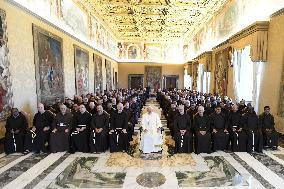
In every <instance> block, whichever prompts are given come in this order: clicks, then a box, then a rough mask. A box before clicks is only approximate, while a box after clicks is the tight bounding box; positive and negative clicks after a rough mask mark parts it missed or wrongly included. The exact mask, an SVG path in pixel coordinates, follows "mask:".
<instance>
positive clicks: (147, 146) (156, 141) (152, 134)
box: [140, 106, 163, 153]
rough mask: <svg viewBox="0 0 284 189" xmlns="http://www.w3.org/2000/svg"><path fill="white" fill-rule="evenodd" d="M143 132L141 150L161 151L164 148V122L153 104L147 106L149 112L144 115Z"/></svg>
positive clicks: (149, 151) (144, 151)
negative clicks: (162, 129) (154, 109)
mask: <svg viewBox="0 0 284 189" xmlns="http://www.w3.org/2000/svg"><path fill="white" fill-rule="evenodd" d="M141 124H142V134H141V143H140V150H142V152H143V153H151V152H159V151H161V150H162V145H163V137H162V133H161V128H162V123H161V120H160V117H159V115H158V114H157V113H155V112H153V108H152V107H151V106H148V107H147V113H145V114H143V115H142V121H141Z"/></svg>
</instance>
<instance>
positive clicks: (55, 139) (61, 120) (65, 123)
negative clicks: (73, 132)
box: [50, 112, 73, 152]
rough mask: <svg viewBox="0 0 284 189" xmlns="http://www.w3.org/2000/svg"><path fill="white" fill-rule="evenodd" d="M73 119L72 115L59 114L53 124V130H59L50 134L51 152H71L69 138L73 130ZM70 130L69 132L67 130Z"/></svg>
mask: <svg viewBox="0 0 284 189" xmlns="http://www.w3.org/2000/svg"><path fill="white" fill-rule="evenodd" d="M72 124H73V117H72V114H71V113H67V112H66V113H65V114H62V113H61V112H59V113H58V114H57V115H56V116H55V118H54V121H53V123H52V129H55V128H56V129H57V131H56V132H55V133H53V132H52V133H51V134H50V151H51V152H63V151H67V150H69V136H70V129H71V128H72ZM66 129H68V132H65V130H66Z"/></svg>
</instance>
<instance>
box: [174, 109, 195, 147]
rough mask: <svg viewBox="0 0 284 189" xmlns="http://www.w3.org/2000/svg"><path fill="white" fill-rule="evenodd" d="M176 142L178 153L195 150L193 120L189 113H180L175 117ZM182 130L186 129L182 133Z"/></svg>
mask: <svg viewBox="0 0 284 189" xmlns="http://www.w3.org/2000/svg"><path fill="white" fill-rule="evenodd" d="M174 130H175V142H176V152H177V153H191V152H192V151H193V139H192V132H191V130H192V129H191V120H190V117H189V115H188V114H186V113H184V114H183V115H181V114H178V115H177V116H176V118H175V119H174ZM181 130H186V132H185V133H184V135H181V132H180V131H181Z"/></svg>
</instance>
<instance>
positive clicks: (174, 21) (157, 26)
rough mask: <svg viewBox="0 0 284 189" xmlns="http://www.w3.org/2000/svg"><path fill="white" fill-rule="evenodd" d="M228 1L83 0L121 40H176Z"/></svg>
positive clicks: (204, 21)
mask: <svg viewBox="0 0 284 189" xmlns="http://www.w3.org/2000/svg"><path fill="white" fill-rule="evenodd" d="M227 1H228V0H81V2H82V3H84V4H85V5H87V6H89V7H90V8H91V10H92V11H94V12H96V14H97V15H98V17H99V18H100V19H101V20H102V21H103V22H105V23H106V24H107V25H108V27H109V28H110V29H111V30H112V32H113V33H114V35H115V36H116V37H117V39H118V40H135V41H148V42H151V41H153V42H154V41H172V40H173V41H176V40H182V39H184V38H187V36H188V35H190V34H192V32H194V31H197V30H198V29H199V28H200V26H202V25H203V24H205V23H206V22H207V21H208V20H209V19H211V18H212V17H213V15H214V14H215V13H216V12H217V11H218V10H219V9H220V8H221V7H222V6H223V5H224V4H225V3H226V2H227Z"/></svg>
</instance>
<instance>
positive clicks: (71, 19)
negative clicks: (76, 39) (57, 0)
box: [61, 0, 89, 39]
mask: <svg viewBox="0 0 284 189" xmlns="http://www.w3.org/2000/svg"><path fill="white" fill-rule="evenodd" d="M61 16H62V20H63V21H64V22H65V24H66V25H67V26H69V27H70V28H72V30H73V31H74V32H75V33H79V34H80V35H82V36H84V37H86V38H87V39H88V38H89V32H88V26H89V24H88V16H87V13H86V12H85V11H83V10H82V8H80V7H78V5H76V4H75V3H74V2H73V1H70V0H61Z"/></svg>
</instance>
